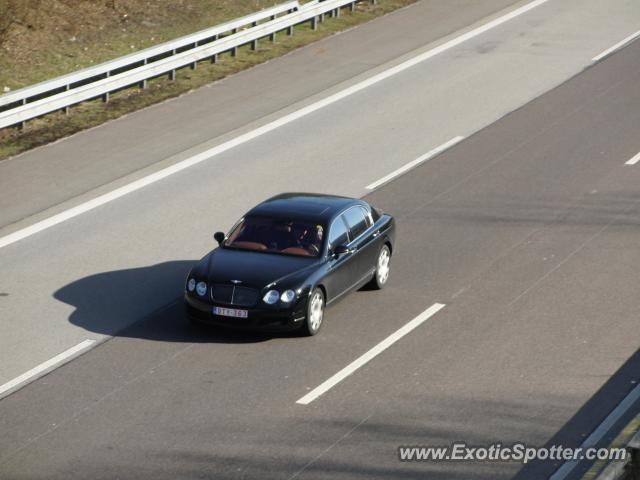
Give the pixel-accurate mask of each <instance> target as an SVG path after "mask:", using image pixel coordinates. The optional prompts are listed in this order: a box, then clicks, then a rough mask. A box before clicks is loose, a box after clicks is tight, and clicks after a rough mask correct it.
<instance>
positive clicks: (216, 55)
mask: <svg viewBox="0 0 640 480" xmlns="http://www.w3.org/2000/svg"><path fill="white" fill-rule="evenodd" d="M216 40H218V35H214V36H213V41H214V42H215V41H216ZM211 63H218V54H217V53H214V54H213V55H211Z"/></svg>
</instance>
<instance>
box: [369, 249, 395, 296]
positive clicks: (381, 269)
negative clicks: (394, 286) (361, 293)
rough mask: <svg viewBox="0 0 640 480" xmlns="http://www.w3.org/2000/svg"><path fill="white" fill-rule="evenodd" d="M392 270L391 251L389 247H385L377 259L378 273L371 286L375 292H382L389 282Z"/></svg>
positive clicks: (374, 275) (374, 276) (376, 272)
mask: <svg viewBox="0 0 640 480" xmlns="http://www.w3.org/2000/svg"><path fill="white" fill-rule="evenodd" d="M390 270H391V250H390V249H389V245H386V244H385V245H383V246H382V248H381V249H380V252H378V257H377V258H376V271H375V273H374V274H373V278H372V279H371V286H372V287H373V288H374V289H375V290H382V289H383V288H384V287H385V285H386V284H387V281H388V280H389V272H390Z"/></svg>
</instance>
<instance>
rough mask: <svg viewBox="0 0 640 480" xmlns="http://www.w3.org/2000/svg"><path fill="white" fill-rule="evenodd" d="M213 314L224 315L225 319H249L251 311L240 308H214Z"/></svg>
mask: <svg viewBox="0 0 640 480" xmlns="http://www.w3.org/2000/svg"><path fill="white" fill-rule="evenodd" d="M213 314H214V315H222V316H223V317H235V318H247V317H248V316H249V311H248V310H240V309H238V308H224V307H213Z"/></svg>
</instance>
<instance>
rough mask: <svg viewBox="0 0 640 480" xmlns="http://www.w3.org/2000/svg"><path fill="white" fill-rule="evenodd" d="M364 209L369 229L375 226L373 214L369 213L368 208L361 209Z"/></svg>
mask: <svg viewBox="0 0 640 480" xmlns="http://www.w3.org/2000/svg"><path fill="white" fill-rule="evenodd" d="M360 208H361V209H362V213H364V218H365V220H366V222H367V228H369V227H370V226H371V225H373V219H372V218H371V212H370V211H369V209H368V208H366V207H362V206H361V207H360Z"/></svg>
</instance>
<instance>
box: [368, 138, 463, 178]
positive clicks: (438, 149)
mask: <svg viewBox="0 0 640 480" xmlns="http://www.w3.org/2000/svg"><path fill="white" fill-rule="evenodd" d="M463 139H464V137H462V136H457V137H454V138H452V139H451V140H449V141H448V142H444V143H443V144H442V145H439V146H437V147H436V148H434V149H433V150H429V151H428V152H427V153H425V154H424V155H422V156H420V157H418V158H416V159H415V160H414V161H412V162H409V163H407V164H406V165H404V166H402V167H400V168H399V169H397V170H394V171H393V172H391V173H390V174H389V175H386V176H384V177H382V178H381V179H380V180H376V181H375V182H373V183H370V184H369V185H367V186H366V187H365V188H366V189H367V190H373V189H375V188H378V187H379V186H380V185H382V184H384V183H387V182H388V181H390V180H392V179H394V178H395V177H397V176H398V175H401V174H403V173H404V172H406V171H407V170H410V169H412V168H414V167H416V166H418V165H420V164H421V163H422V162H426V161H427V160H429V159H431V158H433V157H435V156H436V155H438V154H439V153H442V152H444V151H445V150H446V149H448V148H449V147H452V146H454V145H455V144H456V143H458V142H459V141H461V140H463Z"/></svg>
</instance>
